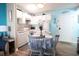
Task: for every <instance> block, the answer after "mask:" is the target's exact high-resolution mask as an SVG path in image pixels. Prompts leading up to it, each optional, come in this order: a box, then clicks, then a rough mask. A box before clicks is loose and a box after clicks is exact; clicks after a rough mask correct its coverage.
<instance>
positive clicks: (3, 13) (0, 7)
mask: <svg viewBox="0 0 79 59" xmlns="http://www.w3.org/2000/svg"><path fill="white" fill-rule="evenodd" d="M6 8H7V7H6V3H0V26H3V25H4V26H6V25H7V10H6ZM1 33H2V32H0V35H1Z"/></svg>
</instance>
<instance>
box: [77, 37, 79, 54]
mask: <svg viewBox="0 0 79 59" xmlns="http://www.w3.org/2000/svg"><path fill="white" fill-rule="evenodd" d="M77 54H79V37H78V40H77Z"/></svg>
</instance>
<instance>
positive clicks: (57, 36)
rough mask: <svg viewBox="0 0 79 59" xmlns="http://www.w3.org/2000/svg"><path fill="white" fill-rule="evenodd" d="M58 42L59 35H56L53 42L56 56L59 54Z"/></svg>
mask: <svg viewBox="0 0 79 59" xmlns="http://www.w3.org/2000/svg"><path fill="white" fill-rule="evenodd" d="M58 41H59V35H55V40H54V42H53V48H54V55H56V53H57V50H56V47H57V44H58Z"/></svg>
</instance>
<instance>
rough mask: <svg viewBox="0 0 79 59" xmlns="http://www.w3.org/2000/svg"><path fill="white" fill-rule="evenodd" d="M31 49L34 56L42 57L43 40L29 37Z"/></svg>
mask: <svg viewBox="0 0 79 59" xmlns="http://www.w3.org/2000/svg"><path fill="white" fill-rule="evenodd" d="M29 43H30V48H31V51H32V56H40V55H41V40H40V38H39V37H29Z"/></svg>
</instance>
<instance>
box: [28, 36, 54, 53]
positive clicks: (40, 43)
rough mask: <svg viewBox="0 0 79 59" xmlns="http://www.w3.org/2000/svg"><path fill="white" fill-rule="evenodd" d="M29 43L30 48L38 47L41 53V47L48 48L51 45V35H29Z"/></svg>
mask: <svg viewBox="0 0 79 59" xmlns="http://www.w3.org/2000/svg"><path fill="white" fill-rule="evenodd" d="M29 43H30V47H31V49H37V50H38V49H40V50H41V54H42V53H43V49H50V48H52V47H53V37H52V36H51V35H43V36H40V35H29Z"/></svg>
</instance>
